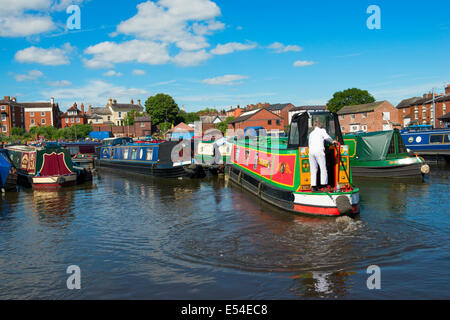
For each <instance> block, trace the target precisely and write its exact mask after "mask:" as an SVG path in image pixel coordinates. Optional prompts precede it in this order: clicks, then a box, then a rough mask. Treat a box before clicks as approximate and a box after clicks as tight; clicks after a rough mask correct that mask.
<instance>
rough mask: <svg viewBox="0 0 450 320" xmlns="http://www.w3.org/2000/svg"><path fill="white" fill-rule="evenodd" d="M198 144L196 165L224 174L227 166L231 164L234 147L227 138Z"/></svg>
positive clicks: (203, 141)
mask: <svg viewBox="0 0 450 320" xmlns="http://www.w3.org/2000/svg"><path fill="white" fill-rule="evenodd" d="M198 140H199V141H197V142H196V147H195V154H194V158H195V163H196V164H198V165H201V166H203V167H204V168H206V169H208V170H209V171H210V172H212V173H214V174H216V173H219V172H220V173H223V170H224V168H225V165H227V164H229V163H230V157H231V151H232V149H233V145H232V144H231V143H229V142H228V141H227V139H226V138H221V139H218V140H200V139H198Z"/></svg>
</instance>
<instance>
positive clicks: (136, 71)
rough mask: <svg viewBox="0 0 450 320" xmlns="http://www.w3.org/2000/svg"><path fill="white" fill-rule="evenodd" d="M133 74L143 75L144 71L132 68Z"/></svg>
mask: <svg viewBox="0 0 450 320" xmlns="http://www.w3.org/2000/svg"><path fill="white" fill-rule="evenodd" d="M133 74H134V75H135V76H143V75H145V71H144V70H140V69H134V70H133Z"/></svg>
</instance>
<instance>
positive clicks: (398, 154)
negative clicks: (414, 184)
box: [344, 129, 430, 178]
mask: <svg viewBox="0 0 450 320" xmlns="http://www.w3.org/2000/svg"><path fill="white" fill-rule="evenodd" d="M344 143H345V144H346V145H347V146H348V147H349V158H350V165H351V167H352V173H353V175H354V176H355V177H356V176H359V177H378V178H414V177H422V176H423V175H425V174H428V173H429V171H430V167H429V166H428V165H427V164H426V163H425V160H424V159H423V158H422V157H419V156H410V155H409V153H408V151H407V149H406V147H405V144H404V143H403V139H402V137H401V135H400V131H399V130H398V129H394V130H390V131H378V132H369V133H359V134H348V135H345V136H344Z"/></svg>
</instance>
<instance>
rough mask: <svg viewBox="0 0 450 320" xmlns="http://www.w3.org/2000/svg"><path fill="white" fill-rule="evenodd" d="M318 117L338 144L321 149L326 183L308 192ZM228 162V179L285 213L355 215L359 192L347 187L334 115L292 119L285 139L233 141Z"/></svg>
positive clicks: (348, 177) (348, 176) (349, 175)
mask: <svg viewBox="0 0 450 320" xmlns="http://www.w3.org/2000/svg"><path fill="white" fill-rule="evenodd" d="M319 119H320V121H321V122H322V123H325V124H326V127H325V129H326V130H327V132H328V134H329V135H330V136H331V137H332V138H333V139H335V140H337V141H339V142H340V144H339V145H337V146H333V145H326V146H325V155H326V159H327V172H328V182H329V183H328V186H327V188H323V189H321V190H319V191H312V187H311V173H310V166H309V148H308V135H309V133H310V132H311V131H312V129H313V126H312V124H313V123H314V121H316V120H319ZM230 162H231V165H230V166H228V167H227V174H228V175H229V179H230V180H231V181H233V182H234V183H236V184H238V185H240V186H241V187H243V188H244V189H246V190H248V191H250V192H251V193H253V194H254V195H256V196H257V197H259V198H261V199H263V200H265V201H266V202H269V203H271V204H272V205H275V206H277V207H279V208H282V209H284V210H287V211H290V212H293V213H299V214H309V215H316V216H342V215H350V216H353V215H356V214H358V213H359V211H360V207H359V189H358V188H357V187H355V186H353V183H352V173H351V169H350V166H349V157H348V146H345V145H343V138H342V133H341V131H340V125H339V120H338V118H337V116H336V114H334V113H330V112H311V113H310V114H309V113H303V114H301V115H295V116H294V117H293V118H292V122H291V126H290V131H289V135H288V137H287V138H280V137H270V136H259V137H254V138H246V137H245V136H244V137H237V138H236V139H235V140H234V142H233V150H232V155H231V161H230ZM318 175H319V177H320V172H318ZM318 181H320V180H318Z"/></svg>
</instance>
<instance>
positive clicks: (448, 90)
mask: <svg viewBox="0 0 450 320" xmlns="http://www.w3.org/2000/svg"><path fill="white" fill-rule="evenodd" d="M445 94H450V84H448V85H447V87H446V88H445Z"/></svg>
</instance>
